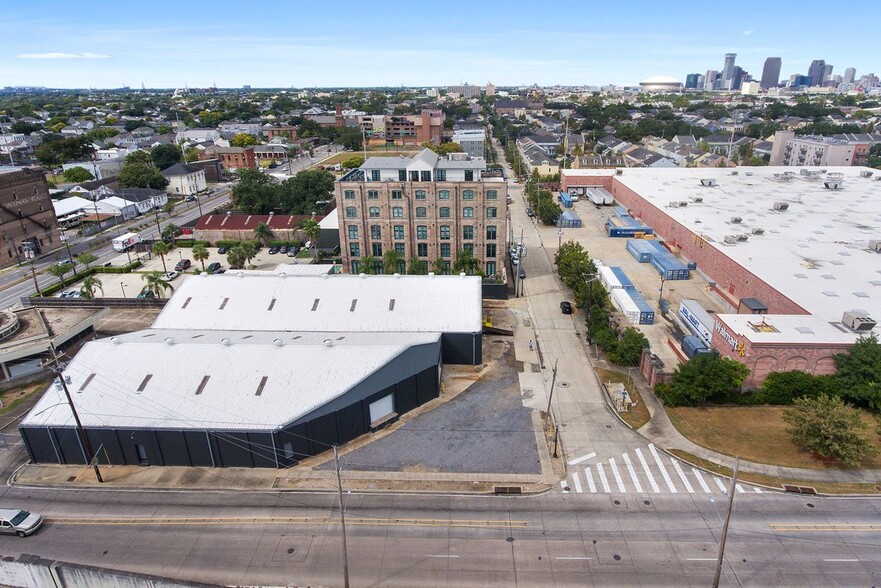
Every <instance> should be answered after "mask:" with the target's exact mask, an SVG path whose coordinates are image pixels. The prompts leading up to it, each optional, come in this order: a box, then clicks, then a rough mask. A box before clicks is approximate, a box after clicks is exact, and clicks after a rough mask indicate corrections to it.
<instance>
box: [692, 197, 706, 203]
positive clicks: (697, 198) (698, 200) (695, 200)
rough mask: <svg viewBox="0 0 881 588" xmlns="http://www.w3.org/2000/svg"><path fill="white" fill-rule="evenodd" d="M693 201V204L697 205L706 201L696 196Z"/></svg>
mask: <svg viewBox="0 0 881 588" xmlns="http://www.w3.org/2000/svg"><path fill="white" fill-rule="evenodd" d="M691 200H692V202H695V203H697V202H703V201H704V199H703V198H702V197H700V196H695V197H694V198H692V199H691Z"/></svg>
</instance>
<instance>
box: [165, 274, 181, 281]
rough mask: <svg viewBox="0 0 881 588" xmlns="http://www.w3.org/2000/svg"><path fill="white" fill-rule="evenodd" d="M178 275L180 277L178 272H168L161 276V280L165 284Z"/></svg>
mask: <svg viewBox="0 0 881 588" xmlns="http://www.w3.org/2000/svg"><path fill="white" fill-rule="evenodd" d="M179 275H180V272H168V273H165V274H162V279H163V280H165V281H166V282H170V281H171V280H173V279H175V278H176V277H178V276H179Z"/></svg>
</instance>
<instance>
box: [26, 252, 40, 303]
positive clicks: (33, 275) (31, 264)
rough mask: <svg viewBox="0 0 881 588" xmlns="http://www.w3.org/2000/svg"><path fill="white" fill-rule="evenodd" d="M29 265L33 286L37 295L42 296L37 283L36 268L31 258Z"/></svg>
mask: <svg viewBox="0 0 881 588" xmlns="http://www.w3.org/2000/svg"><path fill="white" fill-rule="evenodd" d="M30 266H31V277H33V278H34V288H35V289H36V290H37V296H42V294H40V284H38V283H37V270H35V269H34V262H33V260H31V261H30ZM25 277H27V274H25Z"/></svg>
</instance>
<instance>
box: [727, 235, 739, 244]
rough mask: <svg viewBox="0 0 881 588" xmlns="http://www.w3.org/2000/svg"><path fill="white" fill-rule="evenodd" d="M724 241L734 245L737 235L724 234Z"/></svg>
mask: <svg viewBox="0 0 881 588" xmlns="http://www.w3.org/2000/svg"><path fill="white" fill-rule="evenodd" d="M725 243H727V244H728V245H734V244H735V243H737V237H736V236H735V235H725Z"/></svg>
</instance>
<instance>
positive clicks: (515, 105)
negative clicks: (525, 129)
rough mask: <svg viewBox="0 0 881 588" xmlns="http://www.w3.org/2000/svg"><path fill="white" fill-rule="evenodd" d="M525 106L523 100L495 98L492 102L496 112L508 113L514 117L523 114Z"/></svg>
mask: <svg viewBox="0 0 881 588" xmlns="http://www.w3.org/2000/svg"><path fill="white" fill-rule="evenodd" d="M527 108H528V107H527V104H526V101H525V100H496V101H495V103H494V104H493V110H494V111H495V112H496V114H510V115H512V116H516V117H520V116H525V115H526V110H527Z"/></svg>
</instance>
